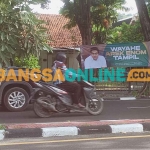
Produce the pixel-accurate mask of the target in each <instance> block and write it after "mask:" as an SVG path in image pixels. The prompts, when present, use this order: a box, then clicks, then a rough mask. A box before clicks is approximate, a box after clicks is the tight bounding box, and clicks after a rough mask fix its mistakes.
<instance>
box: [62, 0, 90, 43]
mask: <svg viewBox="0 0 150 150" xmlns="http://www.w3.org/2000/svg"><path fill="white" fill-rule="evenodd" d="M62 1H63V2H64V7H63V8H62V9H61V10H60V13H61V14H62V15H64V16H65V17H67V18H69V19H70V21H69V22H68V24H67V25H66V27H67V28H68V29H69V28H71V27H74V26H76V25H78V27H79V30H80V33H81V37H82V44H83V45H85V44H91V13H90V8H91V0H73V1H72V0H62Z"/></svg>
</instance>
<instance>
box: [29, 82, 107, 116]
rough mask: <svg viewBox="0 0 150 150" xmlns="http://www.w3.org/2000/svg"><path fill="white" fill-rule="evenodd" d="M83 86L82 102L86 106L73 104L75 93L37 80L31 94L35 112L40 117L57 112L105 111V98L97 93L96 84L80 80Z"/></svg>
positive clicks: (91, 112)
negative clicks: (81, 106)
mask: <svg viewBox="0 0 150 150" xmlns="http://www.w3.org/2000/svg"><path fill="white" fill-rule="evenodd" d="M78 83H79V84H80V85H81V86H82V89H83V91H82V95H81V97H80V102H81V103H82V104H83V105H85V108H80V107H78V106H77V105H74V104H73V95H74V93H68V92H66V91H65V90H63V89H61V88H59V87H57V86H56V85H53V84H49V83H45V82H41V81H40V82H35V84H36V87H37V88H35V89H34V90H33V93H32V94H31V96H30V99H32V101H33V108H34V112H35V114H36V115H37V116H38V117H42V118H43V117H44V118H45V117H50V116H52V115H53V114H56V113H73V112H78V113H85V112H88V113H89V114H91V115H99V114H100V113H101V112H102V111H103V107H104V104H103V99H102V98H100V97H98V96H97V95H96V90H95V88H94V85H92V84H91V83H89V82H87V81H84V80H83V81H80V82H78Z"/></svg>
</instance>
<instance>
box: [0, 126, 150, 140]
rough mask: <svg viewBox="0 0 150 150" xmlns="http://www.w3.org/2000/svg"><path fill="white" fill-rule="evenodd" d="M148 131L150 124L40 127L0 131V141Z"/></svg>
mask: <svg viewBox="0 0 150 150" xmlns="http://www.w3.org/2000/svg"><path fill="white" fill-rule="evenodd" d="M148 131H150V123H129V124H112V125H111V124H110V125H90V126H89V125H88V126H87V125H84V126H79V127H78V126H68V127H44V128H42V127H40V128H19V129H6V130H0V140H4V139H10V138H29V137H30V138H33V137H36V138H38V137H43V138H45V137H58V136H77V135H90V134H108V133H109V134H111V133H142V132H148Z"/></svg>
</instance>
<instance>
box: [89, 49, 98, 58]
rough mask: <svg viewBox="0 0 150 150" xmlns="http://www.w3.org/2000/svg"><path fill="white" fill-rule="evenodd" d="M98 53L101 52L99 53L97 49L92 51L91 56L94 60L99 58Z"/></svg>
mask: <svg viewBox="0 0 150 150" xmlns="http://www.w3.org/2000/svg"><path fill="white" fill-rule="evenodd" d="M98 55H99V53H98V51H97V50H92V51H91V56H92V58H93V59H94V60H97V59H98Z"/></svg>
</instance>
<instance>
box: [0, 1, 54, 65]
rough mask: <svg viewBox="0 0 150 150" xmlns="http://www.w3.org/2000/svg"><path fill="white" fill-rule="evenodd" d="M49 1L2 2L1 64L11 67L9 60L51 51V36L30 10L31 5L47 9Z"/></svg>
mask: <svg viewBox="0 0 150 150" xmlns="http://www.w3.org/2000/svg"><path fill="white" fill-rule="evenodd" d="M48 2H49V1H48V0H26V1H24V0H1V1H0V63H3V62H4V63H5V65H6V66H8V65H10V62H9V60H10V59H14V58H15V57H19V58H21V57H25V56H27V55H29V54H33V55H35V56H39V54H40V51H41V50H47V51H50V50H51V48H50V47H49V45H48V40H50V39H49V36H48V35H47V34H46V29H45V28H44V27H43V25H44V22H43V21H42V20H39V19H38V18H37V16H36V15H35V14H33V13H32V10H31V9H30V7H29V5H30V4H41V7H46V4H47V3H48Z"/></svg>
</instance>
